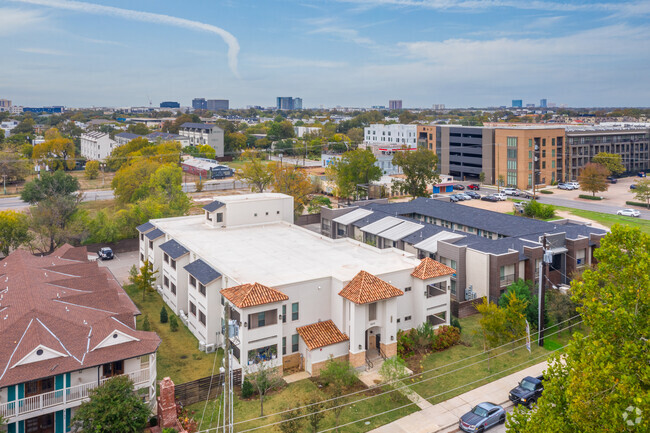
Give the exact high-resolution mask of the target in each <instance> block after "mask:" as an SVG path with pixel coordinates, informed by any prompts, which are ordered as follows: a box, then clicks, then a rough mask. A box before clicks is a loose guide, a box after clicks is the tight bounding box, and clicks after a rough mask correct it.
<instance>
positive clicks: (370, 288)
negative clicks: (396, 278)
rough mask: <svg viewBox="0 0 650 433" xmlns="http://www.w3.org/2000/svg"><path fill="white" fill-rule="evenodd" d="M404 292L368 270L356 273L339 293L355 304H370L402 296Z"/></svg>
mask: <svg viewBox="0 0 650 433" xmlns="http://www.w3.org/2000/svg"><path fill="white" fill-rule="evenodd" d="M403 294H404V292H402V291H401V290H400V289H398V288H397V287H394V286H392V285H391V284H388V283H387V282H386V281H383V280H381V279H380V278H377V277H375V276H374V275H372V274H369V273H368V272H366V271H361V272H359V273H358V274H357V275H355V277H354V278H353V279H352V281H350V282H349V283H348V284H347V285H346V286H345V287H344V288H343V290H341V291H340V292H339V295H341V296H343V297H344V298H345V299H348V300H350V301H352V302H354V303H355V304H368V303H370V302H377V301H381V300H382V299H389V298H394V297H396V296H402V295H403Z"/></svg>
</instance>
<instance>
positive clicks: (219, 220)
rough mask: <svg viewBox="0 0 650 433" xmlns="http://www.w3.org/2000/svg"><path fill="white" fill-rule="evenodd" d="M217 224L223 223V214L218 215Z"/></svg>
mask: <svg viewBox="0 0 650 433" xmlns="http://www.w3.org/2000/svg"><path fill="white" fill-rule="evenodd" d="M217 222H218V223H220V222H223V213H221V212H219V213H218V214H217Z"/></svg>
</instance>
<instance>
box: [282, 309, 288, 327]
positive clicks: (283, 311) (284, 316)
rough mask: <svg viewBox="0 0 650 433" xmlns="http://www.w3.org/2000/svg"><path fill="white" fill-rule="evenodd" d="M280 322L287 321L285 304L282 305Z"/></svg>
mask: <svg viewBox="0 0 650 433" xmlns="http://www.w3.org/2000/svg"><path fill="white" fill-rule="evenodd" d="M282 323H287V306H286V305H283V306H282Z"/></svg>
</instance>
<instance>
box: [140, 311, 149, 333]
mask: <svg viewBox="0 0 650 433" xmlns="http://www.w3.org/2000/svg"><path fill="white" fill-rule="evenodd" d="M142 330H143V331H151V324H150V323H149V315H148V314H145V315H144V320H143V321H142Z"/></svg>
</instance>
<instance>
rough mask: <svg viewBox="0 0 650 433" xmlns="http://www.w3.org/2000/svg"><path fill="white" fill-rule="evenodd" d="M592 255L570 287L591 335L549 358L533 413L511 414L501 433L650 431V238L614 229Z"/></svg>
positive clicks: (623, 228) (634, 230)
mask: <svg viewBox="0 0 650 433" xmlns="http://www.w3.org/2000/svg"><path fill="white" fill-rule="evenodd" d="M594 256H595V258H596V260H598V266H597V267H596V268H595V269H593V270H591V269H590V270H586V271H585V272H584V273H583V275H582V279H581V280H579V281H576V280H574V282H573V283H572V287H571V289H572V292H573V298H574V301H575V302H576V303H578V304H580V307H578V311H579V312H580V314H581V315H582V318H583V320H584V323H585V324H586V325H587V327H588V328H589V329H590V330H591V332H590V334H589V335H587V336H585V335H582V334H580V333H578V332H576V333H574V335H573V338H572V339H571V341H570V342H569V344H568V347H567V348H566V351H565V352H564V353H563V354H561V355H559V354H558V355H556V356H555V357H554V358H553V359H552V360H551V362H550V364H549V367H548V369H547V370H546V371H545V372H544V378H545V384H544V395H543V396H542V397H541V398H540V400H539V402H538V407H537V410H535V411H527V410H520V409H516V410H515V412H514V413H513V415H512V416H511V417H509V419H508V431H509V432H516V433H519V432H522V433H523V432H526V433H546V432H557V433H578V432H612V433H613V432H647V431H650V273H649V272H648V269H650V235H648V234H646V233H643V232H641V231H640V230H639V229H637V228H631V227H627V226H621V225H615V226H614V227H613V228H612V231H611V233H609V234H608V235H607V236H606V237H605V238H604V239H603V240H602V241H601V245H600V247H599V248H598V249H597V250H596V251H595V252H594Z"/></svg>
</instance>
